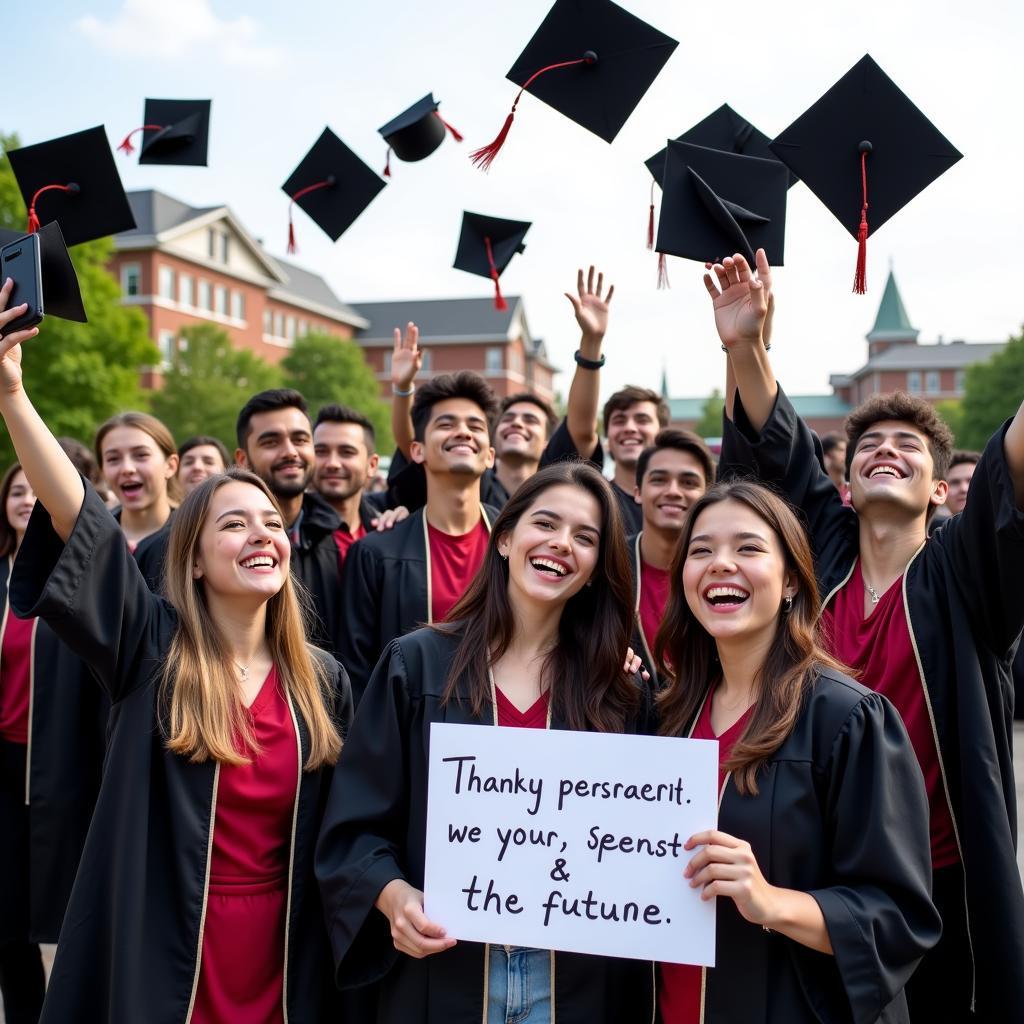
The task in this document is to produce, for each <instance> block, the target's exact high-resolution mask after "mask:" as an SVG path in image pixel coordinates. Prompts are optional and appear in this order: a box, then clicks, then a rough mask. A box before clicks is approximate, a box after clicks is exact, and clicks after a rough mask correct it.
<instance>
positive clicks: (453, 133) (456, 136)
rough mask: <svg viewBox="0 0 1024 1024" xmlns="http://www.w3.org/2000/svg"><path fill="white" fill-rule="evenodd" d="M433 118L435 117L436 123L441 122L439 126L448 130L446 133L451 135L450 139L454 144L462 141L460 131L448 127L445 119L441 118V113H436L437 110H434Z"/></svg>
mask: <svg viewBox="0 0 1024 1024" xmlns="http://www.w3.org/2000/svg"><path fill="white" fill-rule="evenodd" d="M434 117H436V118H437V119H438V121H440V122H441V124H443V125H444V126H445V128H447V129H448V131H449V132H450V133H451V137H452V138H453V139H454V140H455V141H456V142H461V141H462V133H461V132H460V131H458V130H456V129H455V128H453V127H452V126H451V125H450V124H449V123H448V122H447V121H446V120H445V119H444V118H443V117H442V116H441V113H440V111H437V110H435V111H434Z"/></svg>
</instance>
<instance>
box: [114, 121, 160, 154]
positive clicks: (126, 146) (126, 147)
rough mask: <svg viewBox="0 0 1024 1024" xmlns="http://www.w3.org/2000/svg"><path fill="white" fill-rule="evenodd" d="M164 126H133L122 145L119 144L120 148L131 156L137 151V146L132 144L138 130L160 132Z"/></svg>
mask: <svg viewBox="0 0 1024 1024" xmlns="http://www.w3.org/2000/svg"><path fill="white" fill-rule="evenodd" d="M163 128H164V126H163V125H162V124H144V125H143V126H142V127H141V128H133V129H132V130H131V131H130V132H129V133H128V134H127V135H126V136H125V137H124V138H123V139H122V140H121V145H120V146H118V147H117V148H118V150H119V151H120V152H123V153H124V154H125V155H126V156H131V155H132V153H134V152H135V147H134V146H133V145H132V136H133V135H135V134H137V133H138V132H159V131H163Z"/></svg>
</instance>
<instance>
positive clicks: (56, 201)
mask: <svg viewBox="0 0 1024 1024" xmlns="http://www.w3.org/2000/svg"><path fill="white" fill-rule="evenodd" d="M7 156H8V158H9V159H10V161H11V169H12V170H13V171H14V176H15V178H17V179H18V188H19V189H20V190H21V195H22V198H23V199H24V200H25V205H26V206H27V207H28V230H29V232H33V231H36V230H38V228H39V226H40V225H41V224H48V223H49V222H50V221H54V220H55V221H58V222H59V224H60V229H61V233H62V234H63V235H64V241H65V242H66V243H67V244H68V245H78V244H79V243H81V242H89V241H91V240H92V239H94V238H103V237H104V236H105V235H115V234H117V233H118V232H119V231H130V230H131V229H132V228H134V227H135V218H134V217H133V216H132V210H131V207H130V206H129V205H128V197H127V196H126V195H125V194H124V187H123V186H122V184H121V177H120V175H119V174H118V173H117V167H116V166H115V164H114V154H113V153H111V152H110V143H109V142H107V133H106V131H105V130H104V128H103V126H102V125H99V126H98V127H96V128H87V129H86V130H85V131H82V132H75V134H73V135H64V136H62V137H61V138H59V139H51V140H50V141H49V142H40V143H37V144H36V145H34V146H22V148H21V149H13V150H11V151H10V152H8V154H7Z"/></svg>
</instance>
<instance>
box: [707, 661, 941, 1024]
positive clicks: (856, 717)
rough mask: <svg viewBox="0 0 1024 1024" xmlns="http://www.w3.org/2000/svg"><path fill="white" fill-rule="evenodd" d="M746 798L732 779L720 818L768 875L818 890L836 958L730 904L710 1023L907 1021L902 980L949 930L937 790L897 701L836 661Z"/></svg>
mask: <svg viewBox="0 0 1024 1024" xmlns="http://www.w3.org/2000/svg"><path fill="white" fill-rule="evenodd" d="M758 787H759V792H758V794H757V795H756V796H754V795H748V796H743V795H741V794H740V792H739V791H738V790H737V789H736V786H735V784H734V782H733V781H732V778H731V777H730V778H729V779H728V780H727V782H726V785H725V790H724V795H723V797H722V802H721V807H720V809H719V818H718V822H719V825H718V827H719V828H720V829H721V830H722V831H723V832H727V833H728V834H730V835H734V836H737V837H738V838H741V839H745V840H746V841H747V842H749V843H750V845H751V848H752V850H753V852H754V856H755V857H756V858H757V863H758V866H759V867H760V869H761V872H762V874H763V875H764V876H765V878H766V879H767V881H768V882H769V883H770V884H772V885H776V886H781V887H783V888H787V889H798V890H800V891H802V892H808V893H810V894H811V895H812V896H813V897H814V899H815V900H816V901H817V903H818V905H819V906H820V907H821V911H822V914H823V915H824V918H825V925H826V927H827V929H828V934H829V938H830V940H831V943H832V948H833V952H834V956H827V955H825V954H822V953H817V952H815V951H814V950H812V949H809V948H807V947H806V946H801V945H800V944H799V943H796V942H794V941H792V940H791V939H788V938H786V937H785V936H783V935H778V934H775V933H769V932H766V931H765V930H764V929H763V928H761V927H759V926H758V925H752V924H750V923H749V922H748V921H746V920H744V918H743V917H742V916H741V914H740V912H739V911H738V910H737V909H736V904H735V903H734V902H733V901H732V900H731V899H725V898H719V899H718V900H717V918H718V921H717V924H718V933H717V948H718V955H717V957H716V966H715V967H714V968H709V969H707V971H706V972H705V978H706V988H705V1013H704V1017H703V1021H704V1024H740V1022H742V1024H874V1022H876V1021H880V1022H885V1024H897V1022H898V1024H906V1022H907V1021H909V1019H910V1018H909V1016H908V1014H907V1003H906V997H905V996H904V994H903V986H904V985H905V984H906V982H907V979H908V978H909V977H910V975H911V974H912V973H913V971H914V969H915V968H916V967H917V964H918V962H919V961H920V958H921V957H922V956H923V955H924V953H925V952H926V951H927V950H928V949H930V948H931V947H932V946H933V945H934V944H935V943H936V942H937V941H938V938H939V933H940V923H939V915H938V912H937V911H936V910H935V907H934V906H933V905H932V902H931V895H930V894H931V857H930V852H929V840H928V798H927V796H926V795H925V789H924V779H923V778H922V776H921V769H920V767H919V766H918V763H917V758H916V757H915V755H914V749H913V747H912V746H911V745H910V739H909V738H908V736H907V733H906V729H905V728H904V726H903V722H902V720H901V719H900V716H899V714H898V712H897V711H896V709H895V708H894V707H893V706H892V705H891V704H890V703H889V702H888V701H887V700H886V699H885V698H884V697H883V696H881V694H877V693H874V692H873V691H871V690H869V689H867V688H866V687H864V686H861V685H859V684H858V683H855V682H854V681H853V680H852V679H850V678H848V677H847V676H844V675H841V674H840V673H838V672H833V671H831V670H827V669H826V670H824V671H823V672H822V673H821V675H820V676H819V678H818V679H817V680H816V682H815V683H814V686H813V689H812V691H811V693H810V694H809V695H808V697H807V698H806V700H805V704H804V707H803V709H802V711H801V713H800V716H799V718H798V719H797V721H796V724H795V726H794V728H793V732H792V733H791V734H790V735H789V737H788V738H787V739H786V741H785V742H784V743H783V744H782V746H781V747H780V748H779V749H778V750H777V751H776V752H775V754H773V755H772V757H771V758H770V760H769V761H768V763H767V765H766V766H765V768H763V769H762V771H761V772H760V773H759V775H758Z"/></svg>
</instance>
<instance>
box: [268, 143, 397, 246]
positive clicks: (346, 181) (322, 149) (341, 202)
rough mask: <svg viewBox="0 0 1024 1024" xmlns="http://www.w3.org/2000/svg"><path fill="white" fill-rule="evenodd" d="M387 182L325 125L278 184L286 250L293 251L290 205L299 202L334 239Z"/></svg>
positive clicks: (348, 225)
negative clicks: (284, 205) (284, 199)
mask: <svg viewBox="0 0 1024 1024" xmlns="http://www.w3.org/2000/svg"><path fill="white" fill-rule="evenodd" d="M385 184H386V182H384V181H382V180H381V179H380V178H379V177H378V176H377V175H376V174H375V173H374V172H373V171H372V170H371V169H370V168H369V167H367V166H366V164H364V163H363V161H362V160H360V159H359V157H357V156H356V155H355V153H353V152H352V150H351V149H349V148H348V146H346V145H345V143H344V142H342V141H341V139H339V138H338V136H337V135H335V134H334V132H332V131H331V129H330V128H325V129H324V130H323V133H322V134H321V135H320V138H319V139H317V140H316V142H315V143H314V144H313V148H312V149H311V150H310V151H309V152H308V153H307V154H306V155H305V156H304V157H303V158H302V161H301V163H300V164H299V166H298V167H296V168H295V170H294V171H293V172H292V174H291V177H290V178H289V179H288V180H287V181H286V182H285V183H284V184H283V185H282V186H281V188H282V189H283V190H284V192H286V193H287V194H288V196H289V197H290V198H291V202H290V203H289V204H288V252H290V253H291V252H295V229H294V227H293V225H292V206H294V205H295V204H298V205H299V206H301V207H302V209H303V210H305V211H306V213H308V214H309V216H310V217H312V218H313V220H314V221H316V223H317V224H318V225H319V227H320V228H321V229H322V230H323V231H324V233H325V234H327V235H328V236H329V237H330V239H331V240H332V241H334V242H336V241H337V240H338V239H339V238H340V237H341V236H342V234H344V232H345V231H347V230H348V228H349V227H350V226H351V225H352V223H353V221H355V219H356V218H357V217H358V216H359V214H361V213H362V212H363V210H365V209H366V207H367V206H369V205H370V203H371V202H372V201H373V199H374V197H375V196H376V195H377V193H378V192H380V190H381V189H382V188H384V186H385Z"/></svg>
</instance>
